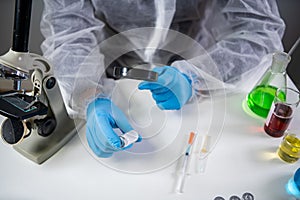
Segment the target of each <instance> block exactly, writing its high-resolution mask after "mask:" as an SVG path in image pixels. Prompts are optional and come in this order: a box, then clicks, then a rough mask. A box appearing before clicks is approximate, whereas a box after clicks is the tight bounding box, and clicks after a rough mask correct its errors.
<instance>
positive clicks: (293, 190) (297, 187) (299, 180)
mask: <svg viewBox="0 0 300 200" xmlns="http://www.w3.org/2000/svg"><path fill="white" fill-rule="evenodd" d="M285 189H286V192H287V193H288V194H289V195H291V196H293V197H295V198H296V199H300V168H298V169H297V171H296V172H295V174H294V176H293V177H292V178H290V180H289V181H288V183H287V184H286V186H285Z"/></svg>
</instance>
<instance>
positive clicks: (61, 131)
mask: <svg viewBox="0 0 300 200" xmlns="http://www.w3.org/2000/svg"><path fill="white" fill-rule="evenodd" d="M64 124H65V126H64V127H57V128H56V130H55V131H54V132H53V133H52V134H51V136H48V137H42V136H39V135H38V134H37V132H36V131H32V133H31V135H30V137H28V138H26V139H24V140H23V141H22V142H21V143H20V144H17V145H14V146H13V147H14V149H15V150H16V151H18V152H19V153H20V154H22V155H23V156H25V157H26V158H28V159H29V160H32V161H33V162H35V163H37V164H42V163H43V162H44V161H46V160H47V159H48V158H50V157H51V156H52V155H53V154H55V153H56V152H57V151H58V150H59V149H60V148H62V147H63V146H64V145H65V144H66V143H67V142H68V141H69V140H71V139H72V137H73V136H74V135H75V134H76V133H77V130H76V127H75V124H74V121H73V120H71V119H70V121H69V122H66V123H64Z"/></svg>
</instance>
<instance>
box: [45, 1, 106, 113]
mask: <svg viewBox="0 0 300 200" xmlns="http://www.w3.org/2000/svg"><path fill="white" fill-rule="evenodd" d="M41 31H42V34H43V35H44V37H45V40H44V42H43V43H42V46H41V48H42V51H43V53H44V56H45V57H46V58H47V59H49V60H50V61H51V62H52V65H53V67H54V75H55V76H56V77H57V79H58V81H59V84H60V88H61V90H62V94H63V97H64V101H65V104H66V107H67V110H68V113H69V114H70V115H71V116H75V117H77V116H78V115H79V116H80V115H83V116H84V115H85V110H86V107H87V102H85V101H88V99H89V97H91V96H95V93H96V90H97V91H98V90H101V85H102V84H101V81H100V80H99V79H100V77H101V76H102V75H103V73H104V63H103V55H102V54H100V53H99V50H98V49H97V48H98V43H99V42H100V41H102V40H104V39H105V38H106V37H107V36H106V35H105V31H104V23H103V22H102V21H100V20H99V19H97V18H95V16H94V10H93V6H92V4H91V1H89V0H78V1H74V0H51V1H48V0H45V1H44V12H43V16H42V21H41Z"/></svg>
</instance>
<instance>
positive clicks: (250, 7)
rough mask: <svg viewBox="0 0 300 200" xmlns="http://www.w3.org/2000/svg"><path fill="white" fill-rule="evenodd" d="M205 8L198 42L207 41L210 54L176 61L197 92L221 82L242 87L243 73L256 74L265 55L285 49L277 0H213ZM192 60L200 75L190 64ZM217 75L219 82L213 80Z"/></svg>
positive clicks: (227, 85) (175, 64)
mask: <svg viewBox="0 0 300 200" xmlns="http://www.w3.org/2000/svg"><path fill="white" fill-rule="evenodd" d="M204 10H205V14H204V19H203V20H202V23H201V27H200V28H199V31H200V33H199V35H200V36H201V37H200V38H201V39H200V41H199V42H200V44H204V48H205V50H206V52H207V54H206V55H200V56H199V57H195V58H193V59H191V60H188V62H186V61H177V62H175V63H174V66H176V67H177V68H178V69H179V70H180V71H182V72H183V73H185V74H186V75H188V76H189V77H190V78H191V79H192V84H193V88H194V92H195V93H196V94H198V95H201V94H202V93H203V90H210V89H211V88H212V89H217V87H218V85H219V86H222V83H224V85H225V87H227V88H231V89H232V88H237V87H238V88H241V86H242V84H243V82H245V79H244V78H243V76H244V75H245V74H247V75H254V74H253V73H254V71H255V70H257V69H256V67H257V65H258V64H259V62H260V61H261V59H262V57H263V56H265V55H267V54H268V53H273V52H275V51H282V50H283V46H282V42H281V38H282V36H283V33H284V28H285V25H284V21H283V20H282V19H281V18H280V16H279V12H278V9H277V5H276V1H273V0H267V1H255V0H240V1H236V0H227V1H225V0H221V1H220V0H214V1H207V3H206V7H205V9H204ZM207 55H209V57H210V58H211V59H210V58H207ZM211 61H213V63H214V64H215V65H214V64H212V62H211ZM191 63H192V64H194V67H196V68H198V69H199V71H200V74H201V76H199V74H197V72H195V70H193V67H188V66H191ZM199 71H198V72H199ZM251 71H253V73H252V72H251ZM206 75H208V76H206ZM210 75H211V76H210ZM256 76H257V75H256ZM207 77H208V78H207ZM214 78H215V81H219V82H220V83H219V84H214V83H213V82H214ZM248 78H249V77H248ZM208 79H209V80H208Z"/></svg>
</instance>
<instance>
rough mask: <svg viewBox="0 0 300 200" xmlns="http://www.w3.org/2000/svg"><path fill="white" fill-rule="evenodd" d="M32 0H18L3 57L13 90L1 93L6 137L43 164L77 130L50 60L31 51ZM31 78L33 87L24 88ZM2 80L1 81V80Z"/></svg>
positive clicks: (0, 64) (2, 68)
mask: <svg viewBox="0 0 300 200" xmlns="http://www.w3.org/2000/svg"><path fill="white" fill-rule="evenodd" d="M31 7H32V0H16V2H15V16H14V29H13V42H12V47H11V49H10V50H9V51H8V52H7V53H6V54H4V55H2V56H0V79H6V80H10V81H12V89H9V90H8V91H4V92H1V93H0V114H1V115H3V116H4V117H5V119H4V121H3V123H2V125H1V137H2V139H3V140H4V141H5V142H6V143H8V144H9V145H12V146H13V148H14V149H15V150H16V151H17V152H19V153H20V154H22V155H23V156H25V157H26V158H28V159H30V160H32V161H34V162H35V163H37V164H41V163H43V162H44V161H46V160H47V159H48V158H50V157H51V156H52V155H53V154H55V153H56V152H57V151H58V150H59V149H60V148H61V147H63V146H64V145H65V144H66V143H67V142H68V141H69V140H70V139H71V138H72V137H73V136H74V135H75V134H76V133H77V131H76V127H75V123H74V121H73V120H72V119H71V118H69V116H68V114H67V111H66V108H65V106H64V102H63V99H62V95H61V92H60V89H59V85H58V82H57V80H56V78H55V77H54V76H53V72H52V67H51V64H50V63H49V61H47V60H46V59H45V58H43V57H42V56H40V55H37V54H34V53H30V52H28V38H29V28H30V18H31ZM24 80H30V81H31V83H32V89H30V90H27V89H24V88H22V81H24ZM0 81H1V80H0Z"/></svg>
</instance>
